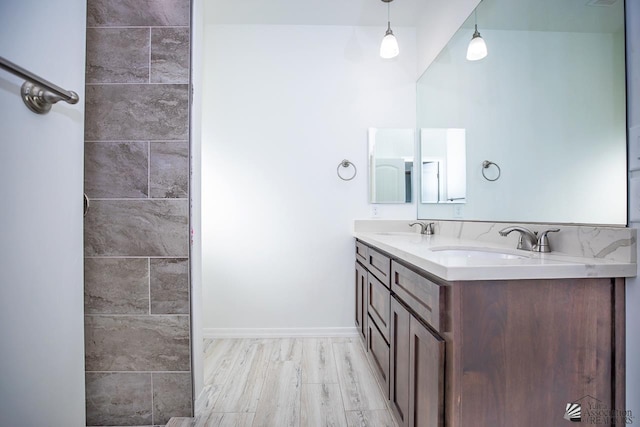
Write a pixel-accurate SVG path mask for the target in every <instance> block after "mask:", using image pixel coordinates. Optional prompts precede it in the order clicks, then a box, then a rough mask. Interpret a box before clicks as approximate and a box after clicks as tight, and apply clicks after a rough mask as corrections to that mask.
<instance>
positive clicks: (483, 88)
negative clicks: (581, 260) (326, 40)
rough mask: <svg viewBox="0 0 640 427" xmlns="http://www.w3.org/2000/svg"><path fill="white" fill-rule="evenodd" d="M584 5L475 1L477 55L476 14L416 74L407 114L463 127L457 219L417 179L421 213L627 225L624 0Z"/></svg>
mask: <svg viewBox="0 0 640 427" xmlns="http://www.w3.org/2000/svg"><path fill="white" fill-rule="evenodd" d="M590 3H593V2H587V1H555V0H508V1H507V0H483V1H482V2H480V4H479V6H478V8H477V24H478V31H479V32H480V33H481V34H482V37H483V39H484V40H485V41H486V44H487V48H488V55H487V56H486V57H485V58H484V59H481V60H478V61H468V60H467V59H466V52H467V47H468V45H469V41H470V40H471V37H472V35H473V33H474V15H473V14H472V15H471V16H470V17H469V19H467V21H466V22H465V23H464V24H463V25H462V27H461V28H460V29H459V30H458V32H457V33H456V34H454V36H453V37H452V38H451V40H450V41H449V43H448V44H447V45H446V46H445V47H444V48H443V50H442V51H441V52H440V54H439V55H438V57H437V58H436V59H435V60H434V62H433V63H432V64H431V65H430V66H429V68H428V69H427V70H426V71H425V73H424V74H423V75H422V77H421V78H420V79H419V80H418V83H417V94H416V96H417V116H416V121H417V127H418V128H419V129H420V128H425V129H434V128H464V129H465V130H466V139H467V145H466V154H467V168H466V176H467V186H466V204H465V205H464V211H463V214H462V215H460V212H462V211H461V209H460V207H459V206H458V207H456V206H455V205H453V206H451V205H450V203H449V204H448V203H442V200H443V198H442V186H440V187H436V186H435V184H434V183H433V181H429V180H427V181H426V183H427V185H428V188H423V189H422V190H421V191H420V194H421V197H422V198H423V200H422V201H425V199H424V197H423V196H425V197H427V198H428V200H426V201H427V202H428V203H419V204H418V217H419V218H425V219H454V218H456V219H464V220H476V221H517V222H551V223H554V222H555V223H558V222H560V223H583V224H585V223H586V224H589V223H590V224H614V225H625V224H626V222H627V209H626V206H627V202H626V201H627V172H626V170H627V166H626V164H627V159H626V97H625V51H624V2H623V1H622V0H612V1H610V2H607V4H608V5H607V6H594V5H591V4H590ZM603 4H604V2H603ZM423 160H424V159H423ZM435 160H436V159H434V161H435ZM485 160H490V161H492V162H495V164H498V165H500V168H501V171H502V174H501V176H500V178H499V179H498V180H496V181H495V182H490V181H489V180H487V179H485V178H483V176H482V171H483V168H482V164H483V161H485ZM428 168H429V169H428V171H429V172H425V173H429V174H430V175H433V174H436V173H437V172H436V169H437V168H438V166H436V165H435V164H434V165H430V166H428ZM491 171H493V169H492V170H491ZM491 173H493V172H491ZM423 182H425V181H423ZM438 190H439V191H440V192H441V193H440V195H437V191H438ZM446 197H447V196H445V198H446ZM434 200H438V202H437V203H436V202H434ZM456 215H457V216H456Z"/></svg>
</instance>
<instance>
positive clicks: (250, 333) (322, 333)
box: [203, 326, 358, 338]
mask: <svg viewBox="0 0 640 427" xmlns="http://www.w3.org/2000/svg"><path fill="white" fill-rule="evenodd" d="M203 336H204V338H296V337H357V336H358V329H357V328H356V327H355V326H353V327H348V328H204V329H203Z"/></svg>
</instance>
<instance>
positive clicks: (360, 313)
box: [356, 262, 367, 343]
mask: <svg viewBox="0 0 640 427" xmlns="http://www.w3.org/2000/svg"><path fill="white" fill-rule="evenodd" d="M356 328H358V332H359V333H360V336H361V337H362V339H363V342H365V343H366V342H367V335H366V334H367V270H366V269H365V268H364V267H363V266H362V265H360V263H359V262H356Z"/></svg>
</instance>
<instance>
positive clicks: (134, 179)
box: [84, 0, 193, 426]
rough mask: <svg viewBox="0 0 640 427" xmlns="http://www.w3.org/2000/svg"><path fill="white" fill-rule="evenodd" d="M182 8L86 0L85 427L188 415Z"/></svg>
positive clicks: (162, 0)
mask: <svg viewBox="0 0 640 427" xmlns="http://www.w3.org/2000/svg"><path fill="white" fill-rule="evenodd" d="M190 8H191V4H190V0H88V2H87V14H88V15H87V26H88V28H87V70H86V81H87V87H86V116H85V192H86V193H87V195H88V196H89V198H90V199H91V207H90V209H89V212H88V214H87V216H86V217H85V236H84V241H85V353H86V356H85V364H86V371H87V373H86V390H87V391H86V392H87V399H86V400H87V425H88V426H158V425H163V424H166V422H167V421H168V420H169V418H171V417H184V416H191V415H192V400H193V399H192V391H191V358H190V295H189V200H188V198H189V143H188V141H189V91H190V88H189V74H190V72H189V70H190V68H189V67H190V64H189V58H190V45H189V43H190V27H189V22H190Z"/></svg>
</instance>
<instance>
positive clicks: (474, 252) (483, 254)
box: [431, 248, 529, 259]
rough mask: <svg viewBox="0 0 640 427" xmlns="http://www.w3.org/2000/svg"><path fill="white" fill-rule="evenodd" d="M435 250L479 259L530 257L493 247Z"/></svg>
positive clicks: (439, 253)
mask: <svg viewBox="0 0 640 427" xmlns="http://www.w3.org/2000/svg"><path fill="white" fill-rule="evenodd" d="M431 250H432V251H433V252H437V253H438V255H446V256H454V257H464V258H478V259H525V258H529V257H527V256H524V255H516V254H512V253H508V252H500V251H499V250H492V249H469V248H465V249H452V248H434V249H431Z"/></svg>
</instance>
